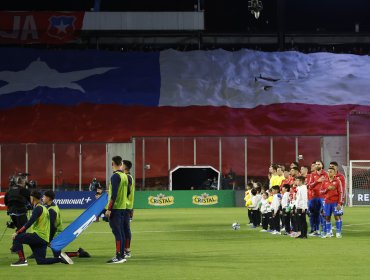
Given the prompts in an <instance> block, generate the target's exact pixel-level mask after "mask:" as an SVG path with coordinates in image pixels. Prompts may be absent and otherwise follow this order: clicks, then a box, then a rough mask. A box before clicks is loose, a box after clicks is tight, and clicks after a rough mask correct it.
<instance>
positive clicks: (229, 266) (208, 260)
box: [0, 208, 370, 280]
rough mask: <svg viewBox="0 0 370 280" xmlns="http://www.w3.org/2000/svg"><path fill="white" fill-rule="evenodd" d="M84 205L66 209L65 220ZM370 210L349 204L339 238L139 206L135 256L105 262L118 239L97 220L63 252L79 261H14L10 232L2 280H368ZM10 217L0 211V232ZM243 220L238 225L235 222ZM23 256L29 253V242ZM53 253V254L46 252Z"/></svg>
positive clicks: (227, 212) (222, 212) (239, 211)
mask: <svg viewBox="0 0 370 280" xmlns="http://www.w3.org/2000/svg"><path fill="white" fill-rule="evenodd" d="M79 213H81V211H77V210H62V215H63V220H64V225H65V226H66V225H67V224H68V223H70V222H71V221H72V220H73V219H74V218H75V217H76V216H77V215H79ZM369 214H370V208H352V209H349V208H347V209H346V210H345V216H344V219H343V221H344V223H343V224H344V229H343V238H342V239H336V238H331V239H321V238H314V237H312V238H309V239H307V240H296V239H293V238H290V237H287V236H277V235H271V234H269V233H260V232H259V229H258V230H256V229H251V228H249V226H247V225H246V223H247V220H246V210H245V209H244V208H223V209H220V208H208V209H154V210H148V209H147V210H135V216H134V221H133V222H132V232H133V241H132V246H131V249H132V258H131V259H129V260H128V261H127V262H126V263H123V264H117V265H107V264H106V263H105V262H106V261H107V260H108V259H109V258H111V257H112V256H113V255H114V238H113V235H112V233H111V231H110V228H109V225H108V224H107V223H105V222H103V221H102V222H99V223H94V224H92V225H91V226H90V227H89V228H88V229H87V231H85V232H84V233H83V234H82V235H81V236H79V237H78V238H77V239H76V240H75V241H74V242H73V243H71V244H70V245H69V246H68V247H67V248H66V250H67V251H72V250H76V249H77V248H78V247H82V248H84V249H85V250H87V251H88V252H89V253H90V254H91V255H92V257H91V258H90V259H79V258H74V261H75V264H74V265H64V264H55V265H50V266H38V265H36V263H35V261H34V260H29V266H28V267H10V263H11V262H13V261H15V260H17V255H14V254H10V252H9V248H10V246H11V233H12V232H11V230H10V229H8V230H7V231H6V233H5V236H4V238H3V240H2V241H1V243H0V280H5V279H6V280H12V279H53V280H54V279H89V280H92V279H135V280H137V279H161V280H164V279H225V280H230V279H369V278H370V215H369ZM7 219H8V218H7V216H6V214H5V212H4V211H2V212H0V231H1V233H3V231H4V229H5V227H4V225H5V222H6V220H7ZM234 221H238V222H240V223H241V225H242V226H241V229H240V230H238V231H233V230H232V229H231V224H232V223H233V222H234ZM25 248H26V249H25V252H26V255H29V254H30V249H29V247H27V246H26V247H25ZM49 255H51V253H50V251H49Z"/></svg>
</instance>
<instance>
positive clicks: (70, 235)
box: [50, 193, 108, 251]
mask: <svg viewBox="0 0 370 280" xmlns="http://www.w3.org/2000/svg"><path fill="white" fill-rule="evenodd" d="M107 203H108V194H107V193H103V194H102V196H101V197H100V198H99V199H98V200H96V201H95V202H94V203H93V204H91V206H90V207H89V208H87V209H86V211H85V212H83V213H82V214H81V215H80V216H79V217H78V218H77V219H76V220H74V221H73V222H72V223H71V224H70V225H69V226H68V227H66V228H65V229H64V230H63V231H62V232H61V233H60V234H59V235H58V236H57V237H55V238H54V239H53V240H52V241H51V246H50V247H51V248H52V249H53V250H55V251H61V250H62V249H63V248H64V247H66V246H67V245H68V244H69V243H71V242H72V241H73V240H75V239H76V238H77V237H78V236H79V235H80V234H81V233H82V232H83V231H84V230H85V229H87V228H88V226H89V225H90V224H91V223H93V222H94V221H95V220H96V218H97V216H98V215H99V214H100V213H101V212H102V211H103V209H104V207H105V206H106V205H107Z"/></svg>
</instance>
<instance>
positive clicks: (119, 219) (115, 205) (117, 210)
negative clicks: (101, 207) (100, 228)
mask: <svg viewBox="0 0 370 280" xmlns="http://www.w3.org/2000/svg"><path fill="white" fill-rule="evenodd" d="M112 169H113V175H112V176H111V178H110V183H109V190H108V197H109V200H108V201H109V202H108V209H107V211H106V212H105V216H106V217H107V218H108V219H109V225H110V227H111V229H112V232H113V235H114V238H115V240H116V256H115V257H113V258H112V259H110V260H108V261H107V263H108V264H118V263H123V262H125V261H126V259H125V256H124V247H125V233H124V226H123V225H124V215H125V209H126V208H127V189H128V179H127V175H126V174H125V173H124V172H123V171H122V158H121V157H120V156H115V157H113V158H112Z"/></svg>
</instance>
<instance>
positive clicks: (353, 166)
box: [348, 160, 370, 206]
mask: <svg viewBox="0 0 370 280" xmlns="http://www.w3.org/2000/svg"><path fill="white" fill-rule="evenodd" d="M348 173H349V174H348V183H349V184H348V185H349V186H348V187H349V188H348V201H349V203H348V204H349V206H370V160H351V161H350V164H349V170H348Z"/></svg>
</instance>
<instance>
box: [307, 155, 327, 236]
mask: <svg viewBox="0 0 370 280" xmlns="http://www.w3.org/2000/svg"><path fill="white" fill-rule="evenodd" d="M315 165H316V171H314V172H312V173H311V176H310V183H309V185H308V187H309V189H310V190H311V194H312V202H311V203H312V207H311V208H312V211H313V213H312V214H313V223H314V227H315V229H316V231H318V229H319V228H320V224H321V226H322V232H324V233H325V232H326V230H325V225H326V223H325V219H324V216H323V215H321V213H322V211H323V209H324V197H325V195H324V194H323V193H321V192H320V190H321V187H322V184H323V182H324V181H326V180H327V179H328V174H327V173H326V172H325V170H324V163H323V162H322V161H321V160H316V161H315ZM316 234H318V232H316Z"/></svg>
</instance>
